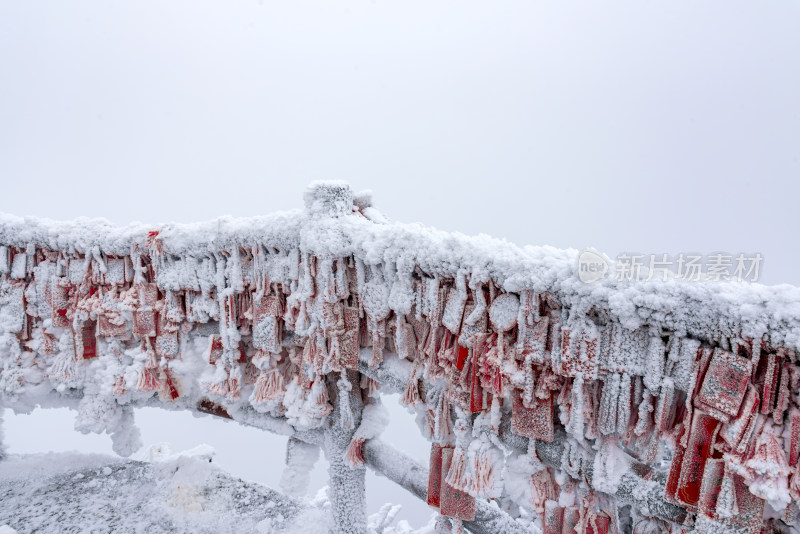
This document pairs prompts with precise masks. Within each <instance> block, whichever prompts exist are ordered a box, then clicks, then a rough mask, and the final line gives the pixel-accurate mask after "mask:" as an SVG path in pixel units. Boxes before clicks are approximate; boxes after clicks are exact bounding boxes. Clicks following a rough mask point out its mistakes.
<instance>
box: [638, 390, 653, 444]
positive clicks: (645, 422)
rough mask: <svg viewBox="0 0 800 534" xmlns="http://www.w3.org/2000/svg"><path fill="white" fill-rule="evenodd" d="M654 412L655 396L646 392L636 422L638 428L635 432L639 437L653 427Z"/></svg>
mask: <svg viewBox="0 0 800 534" xmlns="http://www.w3.org/2000/svg"><path fill="white" fill-rule="evenodd" d="M652 412H653V395H652V394H651V393H650V392H649V391H647V390H645V392H644V398H643V399H642V403H641V404H640V405H639V415H638V419H637V421H636V428H635V429H634V430H633V432H634V433H635V434H636V435H637V436H641V435H642V434H644V433H645V432H647V431H648V430H649V429H650V428H651V427H652V425H651V423H652V416H651V414H652Z"/></svg>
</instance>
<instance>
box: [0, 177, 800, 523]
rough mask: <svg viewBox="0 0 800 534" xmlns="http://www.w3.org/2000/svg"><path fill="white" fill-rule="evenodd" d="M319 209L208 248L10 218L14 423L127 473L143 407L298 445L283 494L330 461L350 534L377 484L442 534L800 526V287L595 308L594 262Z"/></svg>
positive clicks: (371, 212)
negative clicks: (437, 515)
mask: <svg viewBox="0 0 800 534" xmlns="http://www.w3.org/2000/svg"><path fill="white" fill-rule="evenodd" d="M305 204H306V207H305V210H303V211H295V212H287V213H282V214H276V215H272V216H268V217H258V218H251V219H230V218H227V219H226V218H223V219H219V220H217V221H214V222H211V223H204V224H196V225H177V224H166V225H155V226H143V225H131V226H128V227H114V226H112V225H110V224H108V223H106V222H104V221H98V220H89V219H82V220H77V221H73V222H68V223H55V222H50V221H42V220H33V219H21V218H15V217H10V216H3V217H2V218H0V277H1V278H2V281H0V401H1V402H2V404H3V405H4V406H7V407H10V408H13V409H17V410H25V411H27V410H29V409H31V408H33V407H35V406H37V405H39V406H68V407H71V408H74V409H77V410H78V418H77V420H76V427H77V428H78V429H79V430H81V431H84V432H88V431H92V432H103V431H105V432H108V433H109V434H110V435H111V437H112V440H113V442H114V448H115V450H116V451H117V452H119V453H120V454H123V455H124V454H129V453H130V452H132V451H133V450H135V449H136V448H137V447H138V445H139V444H138V435H137V432H136V429H135V426H134V425H133V408H134V407H139V406H159V407H162V408H166V409H174V410H179V409H184V410H192V411H200V412H204V413H210V414H213V415H217V416H221V417H228V418H231V419H234V420H236V421H238V422H240V423H243V424H248V425H252V426H255V427H258V428H262V429H264V430H269V431H272V432H277V433H279V434H283V435H286V436H289V437H290V442H289V443H290V446H289V454H288V455H287V458H288V459H287V463H288V465H287V469H289V470H292V469H300V468H301V467H300V464H302V463H303V462H302V458H301V457H302V450H303V449H304V447H307V446H312V447H314V446H319V447H322V448H323V450H324V451H325V453H326V455H327V457H328V460H329V462H330V471H329V473H330V479H331V480H330V490H331V491H330V496H331V502H332V507H331V509H332V513H333V516H334V520H335V524H336V529H337V532H339V533H364V532H366V512H365V486H364V470H365V466H369V467H371V468H373V469H375V470H376V471H378V472H380V473H382V474H384V475H385V476H387V477H388V478H389V479H391V480H393V481H395V482H397V483H398V484H399V485H401V486H402V487H404V488H406V489H407V490H409V491H411V492H412V493H414V494H415V495H417V496H419V497H420V498H423V499H425V500H426V501H427V502H428V504H430V505H431V506H433V507H436V508H438V509H439V510H440V512H441V516H442V519H441V521H440V522H439V525H438V528H439V529H440V530H441V531H450V530H452V529H456V530H457V529H458V528H460V527H461V526H462V525H463V526H466V527H467V528H468V529H469V530H471V531H472V532H475V533H487V534H488V533H490V532H520V533H521V532H529V531H532V529H534V528H535V526H534V525H538V527H540V528H542V529H543V531H544V532H546V533H553V534H555V533H561V532H570V530H571V529H574V528H577V529H578V531H580V532H581V533H589V532H592V533H598V532H613V531H628V530H634V531H636V532H656V531H664V532H666V531H668V530H674V529H687V530H688V529H690V528H694V529H697V530H706V529H709V528H715V529H719V528H724V529H734V530H739V531H741V530H748V531H751V532H756V531H760V529H761V528H762V526H763V525H765V524H767V523H771V524H776V525H777V524H778V523H780V524H783V525H793V524H794V523H795V520H796V517H797V505H796V504H795V502H796V501H797V499H798V497H800V495H798V483H797V479H796V472H797V470H798V467H797V465H798V455H799V454H800V409H798V406H797V392H798V381H799V378H798V377H800V374H798V372H797V367H796V362H797V356H796V351H797V350H798V348H800V337H799V336H800V329H799V328H798V325H799V324H800V311H798V310H800V307H798V303H800V291H798V289H796V288H792V287H788V286H778V287H764V286H759V285H756V284H751V285H747V284H734V283H680V282H675V281H670V282H661V281H651V282H645V283H624V282H618V281H615V280H603V281H599V282H596V283H593V284H585V283H583V282H581V281H580V279H579V277H578V276H577V272H576V267H577V259H578V254H577V252H576V251H572V250H557V249H553V248H549V247H541V248H533V247H527V248H519V247H516V246H514V245H512V244H509V243H507V242H503V241H496V240H492V239H490V238H487V237H467V236H463V235H458V234H448V233H444V232H438V231H434V230H431V229H426V228H424V227H421V226H419V225H404V224H396V223H389V222H387V221H386V220H385V218H384V217H383V216H382V215H381V214H380V213H379V212H378V211H377V210H376V209H375V208H374V207H372V205H371V200H370V198H369V196H368V195H357V194H353V193H352V191H351V190H350V189H349V187H348V186H347V185H346V184H341V183H320V184H315V185H312V186H311V187H310V188H309V189H308V191H307V192H306V196H305ZM385 391H398V392H401V393H402V401H403V402H404V403H405V404H406V405H407V406H409V407H411V408H412V409H413V410H414V411H416V413H417V416H418V417H417V420H418V422H419V424H420V430H421V432H422V434H423V435H424V436H425V437H426V438H427V439H428V440H430V441H431V442H432V450H431V462H430V466H429V469H426V468H425V467H423V466H420V465H418V464H416V463H415V462H413V461H412V460H410V459H408V458H405V457H404V456H403V455H402V454H401V453H399V452H398V451H395V450H393V449H392V448H391V447H390V446H389V445H388V444H386V443H383V442H381V441H380V439H379V438H378V436H379V434H380V432H381V430H382V428H383V426H384V425H385V423H386V417H387V416H386V414H385V412H384V411H383V409H382V407H381V405H380V394H381V392H385ZM303 444H305V445H303ZM298 451H301V452H298ZM295 456H297V458H295ZM776 522H777V523H776ZM787 528H788V527H787Z"/></svg>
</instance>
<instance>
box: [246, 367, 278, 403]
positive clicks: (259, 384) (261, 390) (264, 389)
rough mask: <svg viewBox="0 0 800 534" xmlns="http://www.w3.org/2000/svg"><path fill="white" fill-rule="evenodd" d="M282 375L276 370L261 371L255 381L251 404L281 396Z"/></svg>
mask: <svg viewBox="0 0 800 534" xmlns="http://www.w3.org/2000/svg"><path fill="white" fill-rule="evenodd" d="M283 390H284V380H283V375H281V374H280V372H278V370H277V369H271V370H269V371H263V372H262V373H261V374H260V375H259V376H258V380H256V389H255V393H254V395H253V402H267V401H271V400H275V399H279V398H281V397H282V396H283Z"/></svg>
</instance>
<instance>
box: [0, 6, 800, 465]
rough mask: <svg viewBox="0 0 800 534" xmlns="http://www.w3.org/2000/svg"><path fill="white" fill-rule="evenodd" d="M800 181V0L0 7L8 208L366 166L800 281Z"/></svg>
mask: <svg viewBox="0 0 800 534" xmlns="http://www.w3.org/2000/svg"><path fill="white" fill-rule="evenodd" d="M798 178H800V2H797V1H796V0H774V1H771V2H753V1H733V0H724V1H723V0H703V1H699V2H698V1H683V0H669V1H661V2H652V1H642V0H635V1H616V2H598V1H582V0H572V1H570V2H546V3H545V2H538V1H525V2H505V1H499V0H493V1H486V0H483V1H468V0H460V1H457V2H456V1H431V0H426V1H411V0H404V1H402V2H385V1H380V0H375V1H372V2H369V1H364V2H310V1H292V2H276V1H270V0H264V1H255V0H252V1H225V2H223V1H219V0H217V1H202V0H191V1H190V0H183V1H178V0H172V1H169V2H164V1H136V2H134V1H119V0H114V1H109V0H102V1H101V0H85V1H70V2H64V1H47V2H46V1H38V0H25V1H21V0H18V1H11V0H2V1H0V180H2V182H0V183H2V194H0V211H4V212H7V213H14V214H18V215H36V216H46V217H50V218H73V217H76V216H79V215H87V216H103V217H106V218H108V219H110V220H112V221H114V222H117V223H126V222H129V221H131V220H144V221H167V220H177V221H186V222H188V221H194V220H203V219H208V218H212V217H216V216H219V215H223V214H232V215H235V216H238V215H255V214H263V213H268V212H272V211H276V210H281V209H286V208H294V207H300V206H301V204H302V201H301V194H302V190H303V188H304V187H305V185H306V184H307V183H308V182H309V181H311V180H316V179H345V180H349V181H350V182H351V183H352V184H353V186H354V187H355V188H356V189H364V188H369V189H372V190H373V191H374V193H375V204H376V205H377V207H378V208H379V209H381V210H382V211H383V212H384V213H385V214H386V215H388V216H389V217H390V218H392V219H394V220H400V221H409V222H410V221H421V222H424V223H426V224H430V225H433V226H436V227H439V228H443V229H447V230H458V231H461V232H465V233H468V234H475V233H479V232H484V233H488V234H492V235H496V236H500V237H506V238H508V239H510V240H512V241H514V242H517V243H519V244H551V245H556V246H559V247H574V248H583V247H585V246H594V247H596V248H598V249H600V250H602V251H604V252H606V253H608V254H609V255H611V256H614V255H616V254H617V253H618V252H621V251H638V252H643V253H669V254H678V253H680V252H699V253H705V254H708V253H711V252H717V251H723V252H730V253H738V252H760V253H761V254H762V255H763V256H764V263H763V273H762V274H763V280H764V281H766V282H768V283H782V282H789V283H793V284H795V285H798V284H800V265H798V263H800V254H798V252H797V248H796V247H797V242H798V240H797V231H798V222H797V221H798V216H797V202H798V193H799V192H800V185H798ZM16 424H17V423H13V422H11V421H9V425H16ZM20 424H21V423H20ZM14 428H17V427H14ZM20 428H22V427H21V426H20ZM154 428H157V426H156V427H154ZM155 434H157V432H155V433H154V435H155ZM16 435H17V436H19V433H17V434H16ZM14 439H18V438H15V437H14V436H9V440H10V441H11V443H12V445H13V444H14V443H15V442H14ZM102 439H105V438H102ZM248 439H249V438H248ZM278 454H282V453H281V452H280V451H278Z"/></svg>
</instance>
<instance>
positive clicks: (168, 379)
mask: <svg viewBox="0 0 800 534" xmlns="http://www.w3.org/2000/svg"><path fill="white" fill-rule="evenodd" d="M161 376H162V379H161V386H160V387H159V390H158V395H159V397H160V398H161V400H165V401H174V400H175V399H177V398H178V397H180V390H181V389H182V388H181V385H180V382H179V381H178V379H177V378H175V377H174V376H172V372H171V371H170V370H169V369H162V370H161Z"/></svg>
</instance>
